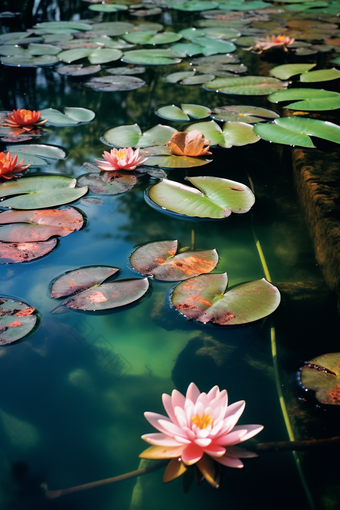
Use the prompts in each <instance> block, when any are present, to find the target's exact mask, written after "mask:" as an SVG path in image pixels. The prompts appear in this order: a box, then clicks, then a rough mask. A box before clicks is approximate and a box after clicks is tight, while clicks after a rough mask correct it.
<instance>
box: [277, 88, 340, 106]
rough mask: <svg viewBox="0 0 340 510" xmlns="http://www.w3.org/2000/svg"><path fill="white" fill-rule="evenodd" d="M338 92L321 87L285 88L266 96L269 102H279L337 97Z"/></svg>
mask: <svg viewBox="0 0 340 510" xmlns="http://www.w3.org/2000/svg"><path fill="white" fill-rule="evenodd" d="M339 95H340V94H339V93H338V92H332V91H331V90H323V89H304V88H296V89H286V90H280V91H279V92H274V93H273V94H270V95H269V96H268V100H269V101H270V102H271V103H279V102H280V101H292V100H293V99H323V98H330V97H334V98H336V97H339Z"/></svg>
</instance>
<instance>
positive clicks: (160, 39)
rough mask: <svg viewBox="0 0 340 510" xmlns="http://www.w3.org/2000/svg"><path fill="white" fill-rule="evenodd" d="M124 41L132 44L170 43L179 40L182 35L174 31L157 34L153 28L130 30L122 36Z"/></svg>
mask: <svg viewBox="0 0 340 510" xmlns="http://www.w3.org/2000/svg"><path fill="white" fill-rule="evenodd" d="M123 38H124V39H125V41H127V42H129V43H132V44H170V43H173V42H176V41H179V40H180V39H181V38H182V36H181V35H180V34H175V33H174V32H163V33H162V34H157V33H156V31H155V30H150V31H146V30H145V31H141V32H130V33H129V34H126V35H124V36H123Z"/></svg>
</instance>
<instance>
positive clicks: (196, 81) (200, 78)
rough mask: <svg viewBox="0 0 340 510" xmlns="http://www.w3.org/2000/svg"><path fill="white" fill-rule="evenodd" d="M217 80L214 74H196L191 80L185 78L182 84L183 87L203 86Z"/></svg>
mask: <svg viewBox="0 0 340 510" xmlns="http://www.w3.org/2000/svg"><path fill="white" fill-rule="evenodd" d="M214 78H215V75H214V74H196V75H195V76H192V77H190V78H184V80H182V81H181V82H180V84H181V85H203V83H206V82H208V81H211V80H213V79H214Z"/></svg>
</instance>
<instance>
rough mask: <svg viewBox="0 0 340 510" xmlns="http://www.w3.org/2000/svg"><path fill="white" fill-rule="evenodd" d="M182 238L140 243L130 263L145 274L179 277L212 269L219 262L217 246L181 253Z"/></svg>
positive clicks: (183, 278) (172, 278) (164, 277)
mask: <svg viewBox="0 0 340 510" xmlns="http://www.w3.org/2000/svg"><path fill="white" fill-rule="evenodd" d="M177 250H178V241H177V240H173V241H156V242H154V243H148V244H145V245H144V246H140V247H138V248H137V249H136V250H134V251H133V252H132V254H131V255H130V264H131V265H132V267H133V268H134V269H136V271H138V272H139V273H141V274H142V275H144V276H153V277H154V278H156V279H157V280H165V281H178V280H185V279H187V278H191V277H193V276H198V275H200V274H202V273H210V271H212V270H213V269H214V268H215V267H216V264H217V262H218V254H217V251H216V250H200V251H199V250H195V251H185V252H183V253H178V254H177V255H176V253H177Z"/></svg>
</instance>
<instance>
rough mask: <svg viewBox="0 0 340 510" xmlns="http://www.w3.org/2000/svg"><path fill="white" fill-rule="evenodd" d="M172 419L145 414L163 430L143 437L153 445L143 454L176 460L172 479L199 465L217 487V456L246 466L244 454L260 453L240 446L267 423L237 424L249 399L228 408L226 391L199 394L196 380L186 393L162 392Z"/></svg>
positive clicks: (170, 470)
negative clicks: (192, 466)
mask: <svg viewBox="0 0 340 510" xmlns="http://www.w3.org/2000/svg"><path fill="white" fill-rule="evenodd" d="M163 405H164V408H165V410H166V412H167V414H168V417H166V416H163V415H161V414H156V413H151V412H146V413H144V416H145V418H146V419H147V420H148V422H149V423H151V425H152V426H153V427H155V428H156V429H157V430H158V431H159V433H153V434H145V435H143V436H142V439H144V441H146V442H147V443H149V444H151V445H153V446H151V447H150V448H148V449H146V450H145V451H144V452H143V453H141V455H140V457H142V458H146V459H172V461H171V462H170V463H169V465H168V467H167V470H166V472H165V475H164V481H166V482H168V481H170V480H172V479H174V478H176V477H177V476H179V475H180V474H182V473H183V472H184V471H185V470H186V468H187V466H190V465H192V464H195V465H196V466H197V467H198V469H199V471H200V472H201V474H202V475H203V476H204V477H205V478H206V479H207V480H208V482H209V483H211V484H212V485H213V486H214V487H218V485H217V483H216V482H215V481H214V478H215V467H214V462H213V460H215V461H217V462H218V463H220V464H223V465H225V466H229V467H234V468H241V467H243V463H242V461H241V460H240V459H241V458H249V457H257V455H256V454H255V453H253V452H250V451H247V450H245V449H243V448H239V447H237V446H235V445H236V444H238V443H242V442H243V441H246V440H247V439H249V438H251V437H253V436H255V435H256V434H258V433H259V432H260V431H261V430H262V429H263V426H262V425H236V423H237V422H238V419H239V418H240V416H241V414H242V413H243V410H244V407H245V401H244V400H241V401H239V402H235V403H233V404H231V405H229V406H228V394H227V391H226V390H222V391H220V389H219V387H218V386H214V387H213V388H212V389H211V390H210V391H209V393H200V391H199V389H198V388H197V386H196V385H195V384H194V383H191V384H190V385H189V387H188V389H187V392H186V396H185V397H184V395H182V394H181V393H180V392H179V391H177V390H173V392H172V394H171V396H170V395H167V394H165V393H164V394H163Z"/></svg>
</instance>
